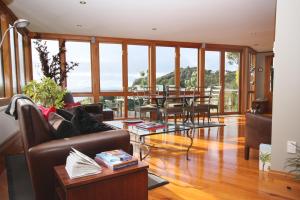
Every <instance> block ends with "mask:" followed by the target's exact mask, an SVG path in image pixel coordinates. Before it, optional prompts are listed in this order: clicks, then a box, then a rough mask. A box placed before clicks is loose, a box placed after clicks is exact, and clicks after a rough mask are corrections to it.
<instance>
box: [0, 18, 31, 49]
mask: <svg viewBox="0 0 300 200" xmlns="http://www.w3.org/2000/svg"><path fill="white" fill-rule="evenodd" d="M29 24H30V22H29V21H28V20H27V19H18V20H16V21H15V22H14V24H13V25H12V26H10V27H8V28H7V29H6V31H5V32H4V34H3V37H2V40H1V43H0V49H1V47H2V44H3V41H4V38H5V36H6V34H7V32H8V31H9V30H10V29H12V28H25V27H27V26H28V25H29Z"/></svg>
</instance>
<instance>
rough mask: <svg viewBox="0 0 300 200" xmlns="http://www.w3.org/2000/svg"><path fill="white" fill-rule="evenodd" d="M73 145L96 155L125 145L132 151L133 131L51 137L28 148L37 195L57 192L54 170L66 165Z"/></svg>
mask: <svg viewBox="0 0 300 200" xmlns="http://www.w3.org/2000/svg"><path fill="white" fill-rule="evenodd" d="M71 147H74V148H75V149H77V150H79V151H81V152H82V153H84V154H86V155H88V156H90V157H91V158H94V156H95V154H97V153H100V152H102V151H107V150H114V149H123V150H124V151H126V152H128V153H131V151H132V147H131V145H130V135H129V133H128V131H126V130H112V131H105V132H98V133H92V134H87V135H80V136H75V137H72V138H64V139H59V140H51V141H49V142H45V143H42V144H39V145H36V146H34V147H32V148H30V149H29V151H28V153H27V162H28V166H29V171H30V175H31V178H32V180H33V181H32V182H33V186H34V187H33V188H34V190H35V194H36V195H37V196H36V199H40V198H42V197H44V196H43V195H44V194H48V193H49V192H53V193H54V170H53V167H54V166H57V165H64V164H65V163H66V159H67V156H68V155H69V152H70V150H71ZM50 199H51V198H50Z"/></svg>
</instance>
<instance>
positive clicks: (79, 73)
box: [66, 41, 92, 92]
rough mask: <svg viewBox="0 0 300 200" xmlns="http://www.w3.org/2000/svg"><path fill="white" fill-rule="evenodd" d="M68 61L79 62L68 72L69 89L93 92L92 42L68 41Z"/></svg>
mask: <svg viewBox="0 0 300 200" xmlns="http://www.w3.org/2000/svg"><path fill="white" fill-rule="evenodd" d="M66 61H67V62H69V63H70V62H77V63H79V65H78V66H76V67H75V68H74V70H72V71H70V72H69V73H68V77H67V89H68V90H69V91H71V92H92V76H91V73H92V72H91V49H90V43H89V42H69V41H67V42H66Z"/></svg>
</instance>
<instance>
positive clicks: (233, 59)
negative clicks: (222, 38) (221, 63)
mask: <svg viewBox="0 0 300 200" xmlns="http://www.w3.org/2000/svg"><path fill="white" fill-rule="evenodd" d="M226 57H227V59H228V63H229V64H230V65H233V64H239V62H240V53H239V52H226Z"/></svg>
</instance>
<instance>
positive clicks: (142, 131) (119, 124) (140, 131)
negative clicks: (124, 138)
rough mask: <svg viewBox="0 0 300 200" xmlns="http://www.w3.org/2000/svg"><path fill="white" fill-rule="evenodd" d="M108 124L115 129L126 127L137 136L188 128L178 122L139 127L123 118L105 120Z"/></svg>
mask: <svg viewBox="0 0 300 200" xmlns="http://www.w3.org/2000/svg"><path fill="white" fill-rule="evenodd" d="M104 123H105V124H107V125H108V126H110V127H112V128H115V129H126V130H128V131H129V132H130V133H133V134H135V135H138V136H148V135H156V134H164V133H171V132H179V131H188V130H190V127H189V126H186V125H184V124H180V123H177V124H175V123H168V124H164V123H159V122H156V123H159V124H161V126H158V127H153V128H147V129H146V128H140V127H138V126H137V125H138V124H139V123H125V122H124V120H114V121H106V122H104Z"/></svg>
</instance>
